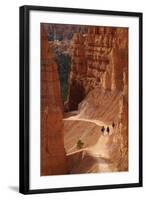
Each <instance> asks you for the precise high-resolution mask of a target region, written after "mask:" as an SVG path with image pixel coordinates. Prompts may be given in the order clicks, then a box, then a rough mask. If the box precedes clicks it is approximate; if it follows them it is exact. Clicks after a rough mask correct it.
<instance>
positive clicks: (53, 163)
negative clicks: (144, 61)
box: [41, 24, 67, 176]
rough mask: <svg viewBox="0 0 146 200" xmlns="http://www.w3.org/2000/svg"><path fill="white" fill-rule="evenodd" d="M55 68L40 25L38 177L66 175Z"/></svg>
mask: <svg viewBox="0 0 146 200" xmlns="http://www.w3.org/2000/svg"><path fill="white" fill-rule="evenodd" d="M62 110H63V108H62V100H61V94H60V81H59V77H58V71H57V65H56V63H55V61H54V55H53V54H52V52H51V50H50V48H49V45H48V39H47V34H46V30H45V25H43V24H42V25H41V175H42V176H43V175H58V174H66V173H67V164H66V154H65V149H64V135H63V121H62V118H63V113H62Z"/></svg>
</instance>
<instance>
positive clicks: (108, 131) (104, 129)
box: [101, 122, 115, 135]
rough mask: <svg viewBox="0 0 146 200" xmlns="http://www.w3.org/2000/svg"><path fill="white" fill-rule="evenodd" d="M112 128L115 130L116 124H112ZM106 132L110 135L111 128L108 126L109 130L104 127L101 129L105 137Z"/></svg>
mask: <svg viewBox="0 0 146 200" xmlns="http://www.w3.org/2000/svg"><path fill="white" fill-rule="evenodd" d="M112 127H113V128H115V123H114V122H113V123H112ZM105 131H106V133H107V134H109V133H110V127H109V126H107V128H105V127H104V126H102V127H101V132H102V133H103V134H104V135H105Z"/></svg>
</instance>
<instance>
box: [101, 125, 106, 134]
mask: <svg viewBox="0 0 146 200" xmlns="http://www.w3.org/2000/svg"><path fill="white" fill-rule="evenodd" d="M104 131H105V128H104V126H102V128H101V132H102V133H103V135H104Z"/></svg>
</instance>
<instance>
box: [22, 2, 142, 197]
mask: <svg viewBox="0 0 146 200" xmlns="http://www.w3.org/2000/svg"><path fill="white" fill-rule="evenodd" d="M32 10H35V11H36V10H37V11H46V12H52V11H55V12H67V13H84V14H97V15H98V14H102V15H112V16H128V17H138V19H139V182H138V183H129V184H114V185H97V186H81V187H68V188H53V189H52V188H51V189H49V188H48V189H34V190H31V189H30V187H29V177H30V173H29V159H30V156H29V128H30V122H29V109H30V103H29V92H30V89H29V42H30V38H29V20H30V11H32ZM19 17H20V21H19V23H20V24H19V27H20V32H19V33H20V134H19V139H20V146H19V147H20V148H19V155H20V158H19V159H20V162H19V164H20V166H19V169H20V174H19V177H20V178H19V191H20V193H22V194H34V193H52V192H69V191H83V190H99V189H114V188H130V187H141V186H142V183H143V181H142V180H143V178H142V177H143V175H142V171H143V170H142V143H143V142H142V19H143V16H142V13H139V12H123V11H107V10H90V9H77V8H63V7H44V6H32V5H31V6H22V7H20V16H19Z"/></svg>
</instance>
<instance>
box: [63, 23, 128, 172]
mask: <svg viewBox="0 0 146 200" xmlns="http://www.w3.org/2000/svg"><path fill="white" fill-rule="evenodd" d="M65 106H66V108H65V109H66V110H68V111H73V110H78V113H79V114H78V118H81V119H85V118H86V119H93V120H101V121H103V122H104V123H106V124H108V125H111V124H112V123H113V122H114V124H115V127H114V129H113V133H112V136H111V137H109V139H108V142H107V146H108V149H109V155H110V160H112V161H113V162H115V165H116V169H117V171H126V170H128V29H127V28H112V27H89V28H88V30H87V32H86V33H84V34H80V33H75V34H74V36H73V39H72V44H71V72H70V78H69V94H68V100H67V102H66V105H65ZM71 126H72V127H73V126H74V129H75V132H79V131H80V130H79V129H78V127H77V126H76V122H75V121H72V122H71V121H65V128H66V129H67V130H68V131H69V130H70V129H71ZM82 131H84V130H83V128H82ZM69 132H70V131H69ZM82 134H84V132H82ZM86 135H87V134H86ZM66 137H67V136H66ZM67 145H68V144H66V146H67ZM69 152H71V151H70V150H69Z"/></svg>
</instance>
